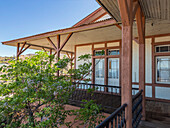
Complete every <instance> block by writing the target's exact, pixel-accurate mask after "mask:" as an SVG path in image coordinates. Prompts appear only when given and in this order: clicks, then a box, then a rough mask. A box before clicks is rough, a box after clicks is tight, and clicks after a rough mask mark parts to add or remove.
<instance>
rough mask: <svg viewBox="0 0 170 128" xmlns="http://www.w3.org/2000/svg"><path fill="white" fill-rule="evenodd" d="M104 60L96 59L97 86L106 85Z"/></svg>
mask: <svg viewBox="0 0 170 128" xmlns="http://www.w3.org/2000/svg"><path fill="white" fill-rule="evenodd" d="M104 67H105V66H104V59H95V84H104Z"/></svg>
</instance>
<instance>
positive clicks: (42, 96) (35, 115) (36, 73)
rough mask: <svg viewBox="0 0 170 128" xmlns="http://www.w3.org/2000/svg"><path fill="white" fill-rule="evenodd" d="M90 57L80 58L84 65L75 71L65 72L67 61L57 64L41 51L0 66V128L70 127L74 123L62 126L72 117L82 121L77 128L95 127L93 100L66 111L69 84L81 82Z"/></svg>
mask: <svg viewBox="0 0 170 128" xmlns="http://www.w3.org/2000/svg"><path fill="white" fill-rule="evenodd" d="M90 57H91V56H90V55H89V54H87V55H82V56H80V57H79V61H82V60H83V61H84V63H82V64H81V65H79V66H78V69H68V67H69V66H68V65H69V64H70V63H71V60H70V59H69V58H66V57H64V58H63V59H59V61H58V62H56V58H54V56H52V55H51V56H50V55H48V54H47V53H46V52H42V51H41V52H37V53H36V55H34V56H31V57H30V58H26V59H25V60H18V61H16V60H15V61H14V60H13V61H10V62H9V63H10V64H9V66H3V67H1V68H0V71H1V72H3V75H1V76H0V78H1V80H2V81H5V82H3V83H0V97H1V100H0V127H6V128H16V127H23V128H24V127H26V128H27V127H37V128H38V127H40V128H42V127H44V128H47V127H60V126H62V125H66V126H67V127H72V126H73V124H74V122H67V123H65V120H66V118H67V116H68V115H71V114H73V115H77V116H76V119H75V120H80V121H83V122H84V123H81V124H80V125H84V126H87V127H95V124H96V121H95V120H96V119H97V118H99V117H102V115H101V112H100V107H99V106H98V105H97V104H95V103H94V101H85V102H86V103H85V104H84V106H83V108H81V109H79V110H75V111H74V110H72V111H70V110H69V111H68V110H65V105H66V104H68V100H69V97H70V95H71V94H72V92H73V91H74V86H73V84H72V81H75V80H76V81H80V80H82V79H84V78H86V77H87V76H88V75H89V74H90V72H91V71H92V69H91V63H90V62H89V59H90ZM58 70H59V71H62V70H65V74H60V76H59V77H58V76H57V71H58Z"/></svg>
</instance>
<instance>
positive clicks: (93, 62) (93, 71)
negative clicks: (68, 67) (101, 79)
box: [91, 44, 95, 84]
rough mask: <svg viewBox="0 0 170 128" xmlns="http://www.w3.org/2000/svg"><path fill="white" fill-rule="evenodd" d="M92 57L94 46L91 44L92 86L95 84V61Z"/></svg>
mask: <svg viewBox="0 0 170 128" xmlns="http://www.w3.org/2000/svg"><path fill="white" fill-rule="evenodd" d="M93 56H94V44H92V75H91V76H92V78H91V79H92V81H91V82H92V84H95V59H94V58H93Z"/></svg>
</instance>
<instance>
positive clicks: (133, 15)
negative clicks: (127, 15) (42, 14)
mask: <svg viewBox="0 0 170 128" xmlns="http://www.w3.org/2000/svg"><path fill="white" fill-rule="evenodd" d="M139 7H140V6H139V3H138V1H135V2H133V12H132V20H131V22H133V20H134V18H135V15H136V11H137V9H138V8H139Z"/></svg>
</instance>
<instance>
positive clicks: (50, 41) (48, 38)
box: [47, 37, 57, 51]
mask: <svg viewBox="0 0 170 128" xmlns="http://www.w3.org/2000/svg"><path fill="white" fill-rule="evenodd" d="M47 40H48V41H49V43H50V44H51V45H52V46H53V48H54V49H55V50H56V51H57V47H56V46H55V44H54V43H53V41H52V40H51V39H50V37H47Z"/></svg>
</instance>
